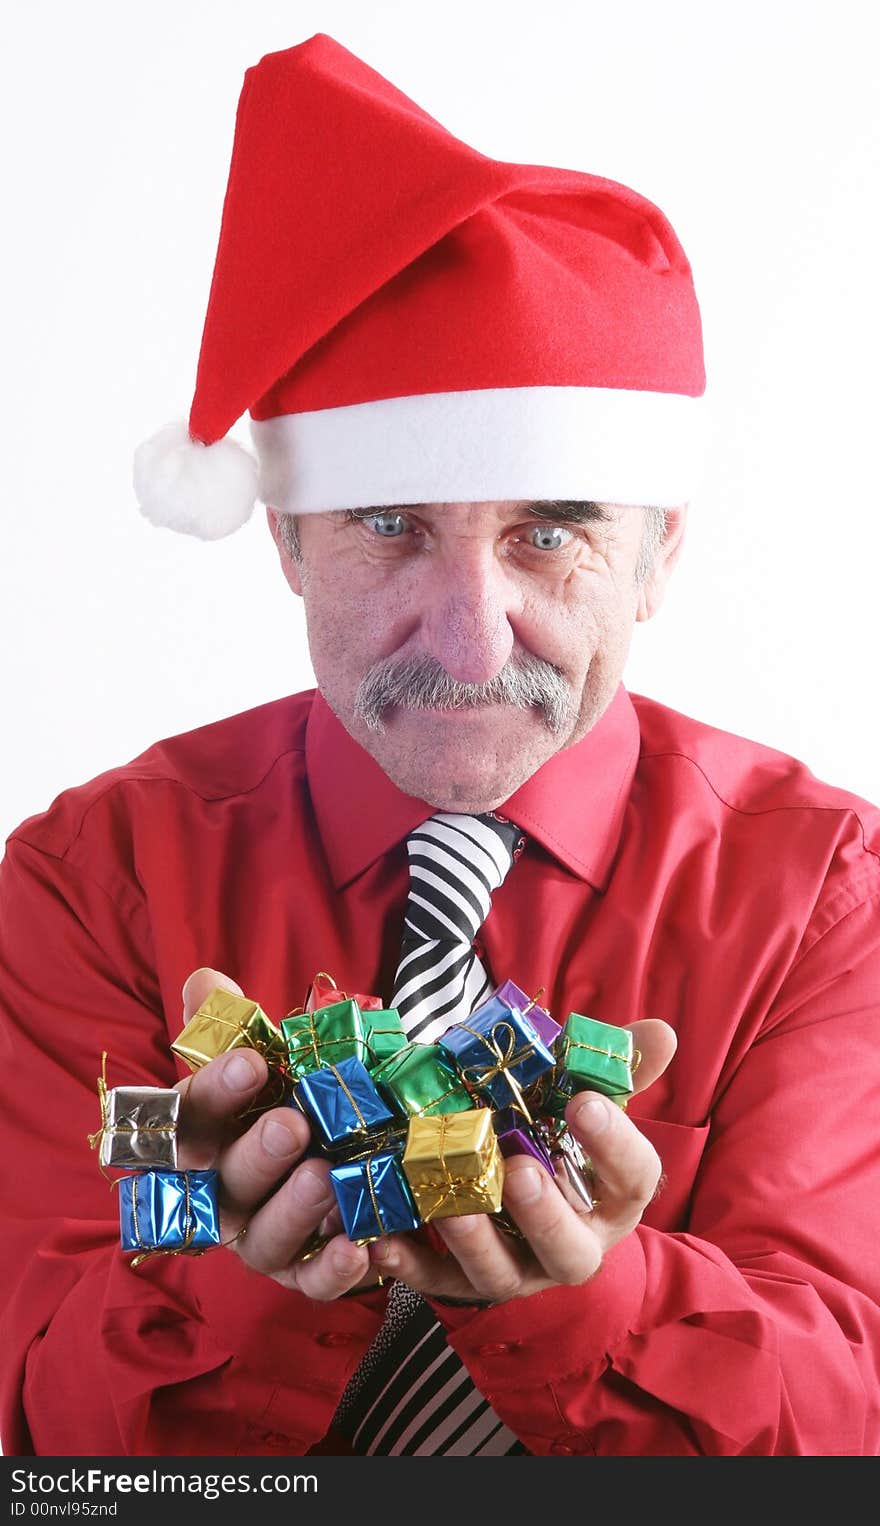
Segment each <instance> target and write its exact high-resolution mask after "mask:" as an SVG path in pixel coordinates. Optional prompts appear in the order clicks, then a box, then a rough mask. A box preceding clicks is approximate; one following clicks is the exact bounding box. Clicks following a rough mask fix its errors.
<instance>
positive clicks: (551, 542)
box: [529, 525, 571, 551]
mask: <svg viewBox="0 0 880 1526" xmlns="http://www.w3.org/2000/svg"><path fill="white" fill-rule="evenodd" d="M570 535H571V531H570V530H567V529H566V528H565V526H564V525H535V526H534V527H533V528H532V529H531V530H530V531H529V541H530V543H531V545H533V546H536V547H537V549H538V550H539V551H561V550H562V547H563V546H564V545H565V544H566V537H567V536H570Z"/></svg>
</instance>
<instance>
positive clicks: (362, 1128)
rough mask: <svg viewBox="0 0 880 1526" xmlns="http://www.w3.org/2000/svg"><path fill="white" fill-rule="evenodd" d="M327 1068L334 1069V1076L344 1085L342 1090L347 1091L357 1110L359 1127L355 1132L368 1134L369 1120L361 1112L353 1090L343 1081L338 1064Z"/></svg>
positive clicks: (346, 1093) (347, 1095)
mask: <svg viewBox="0 0 880 1526" xmlns="http://www.w3.org/2000/svg"><path fill="white" fill-rule="evenodd" d="M327 1069H328V1070H332V1072H333V1074H334V1076H335V1077H336V1079H337V1081H338V1082H339V1085H340V1086H341V1087H342V1090H343V1091H344V1092H345V1095H346V1097H347V1098H348V1100H349V1102H350V1103H351V1105H352V1107H353V1108H354V1110H355V1112H356V1113H357V1120H358V1128H357V1129H356V1130H355V1133H361V1134H366V1133H367V1132H368V1125H367V1120H366V1118H365V1117H364V1115H363V1113H362V1112H361V1110H360V1108H359V1107H358V1105H357V1100H356V1098H355V1097H354V1096H353V1094H352V1093H351V1091H349V1088H348V1087H347V1086H346V1084H345V1082H344V1081H343V1079H342V1077H341V1075H340V1074H339V1071H338V1070H337V1069H336V1066H335V1065H328V1066H327Z"/></svg>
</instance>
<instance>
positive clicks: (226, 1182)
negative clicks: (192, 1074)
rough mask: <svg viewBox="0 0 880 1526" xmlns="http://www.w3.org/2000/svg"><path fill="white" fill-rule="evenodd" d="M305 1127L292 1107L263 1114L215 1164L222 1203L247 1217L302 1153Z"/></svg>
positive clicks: (307, 1134) (305, 1143)
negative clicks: (218, 1176)
mask: <svg viewBox="0 0 880 1526" xmlns="http://www.w3.org/2000/svg"><path fill="white" fill-rule="evenodd" d="M310 1137H311V1136H310V1131H309V1125H308V1122H307V1121H306V1119H305V1118H304V1117H303V1115H302V1113H300V1112H298V1111H297V1109H296V1108H293V1107H276V1108H273V1109H272V1111H271V1112H268V1113H264V1115H263V1117H262V1118H260V1119H259V1120H258V1121H257V1122H256V1123H254V1124H252V1125H251V1127H250V1128H249V1129H248V1130H247V1132H246V1133H244V1134H242V1135H241V1136H240V1138H238V1139H235V1140H233V1142H232V1144H230V1145H228V1146H227V1147H226V1149H225V1150H223V1152H222V1154H221V1155H220V1157H219V1159H218V1161H217V1169H218V1171H219V1174H220V1184H221V1192H222V1197H223V1201H224V1203H225V1204H226V1205H227V1206H228V1207H229V1208H230V1209H232V1210H233V1211H235V1212H238V1213H239V1214H241V1215H247V1214H249V1213H251V1212H252V1211H253V1209H254V1208H255V1207H256V1206H257V1204H258V1203H261V1202H262V1201H263V1199H264V1197H265V1196H266V1194H267V1193H268V1192H270V1191H271V1190H272V1188H273V1187H274V1186H276V1184H277V1183H278V1182H279V1181H280V1180H281V1177H282V1176H284V1174H285V1172H287V1171H289V1170H290V1169H291V1167H292V1166H294V1165H296V1163H297V1161H299V1160H300V1158H301V1157H302V1156H303V1155H304V1154H305V1151H306V1150H307V1149H308V1147H309V1140H310Z"/></svg>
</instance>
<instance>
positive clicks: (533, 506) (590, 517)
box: [347, 498, 616, 525]
mask: <svg viewBox="0 0 880 1526" xmlns="http://www.w3.org/2000/svg"><path fill="white" fill-rule="evenodd" d="M428 507H429V505H428V504H425V503H383V504H374V505H372V506H371V507H370V508H366V509H349V510H348V511H347V513H348V516H349V517H350V518H351V519H369V518H370V516H371V515H372V514H387V513H389V512H390V511H392V510H394V509H398V510H400V511H401V512H405V511H406V510H407V509H426V508H428ZM522 512H523V513H526V514H532V515H534V517H535V519H546V520H550V521H552V522H553V523H555V524H566V525H587V524H602V525H610V524H614V523H615V518H616V516H615V515H614V513H613V512H612V511H611V510H610V509H606V508H603V506H602V504H601V503H591V502H587V501H582V500H578V499H564V500H559V499H555V498H541V499H536V500H535V501H534V502H533V503H526V504H524V505H523V509H522Z"/></svg>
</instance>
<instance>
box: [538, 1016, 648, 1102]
mask: <svg viewBox="0 0 880 1526" xmlns="http://www.w3.org/2000/svg"><path fill="white" fill-rule="evenodd" d="M555 1049H556V1055H557V1066H556V1070H555V1072H554V1075H553V1080H552V1084H551V1086H550V1087H549V1089H548V1092H549V1094H548V1095H547V1096H546V1097H545V1098H543V1099H542V1100H541V1102H540V1103H539V1106H540V1107H541V1109H542V1111H544V1112H547V1113H550V1114H551V1116H552V1117H554V1118H561V1117H563V1116H564V1114H565V1107H566V1103H567V1102H568V1101H569V1100H570V1098H572V1097H573V1096H574V1095H575V1093H576V1092H582V1091H596V1092H601V1093H602V1094H603V1096H605V1097H610V1098H611V1101H612V1102H616V1103H617V1104H618V1106H619V1107H626V1104H627V1102H628V1101H629V1099H630V1097H631V1096H632V1091H633V1083H632V1072H633V1062H634V1061H635V1063H636V1064H637V1063H638V1051H635V1053H634V1051H633V1037H632V1033H631V1032H630V1030H629V1028H617V1027H615V1026H614V1025H613V1024H611V1023H600V1022H598V1021H597V1019H596V1018H593V1017H583V1016H582V1015H581V1013H580V1012H570V1013H569V1015H568V1018H567V1019H566V1023H565V1027H564V1028H563V1030H562V1032H561V1034H560V1035H559V1038H558V1039H557V1040H556V1044H555Z"/></svg>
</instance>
